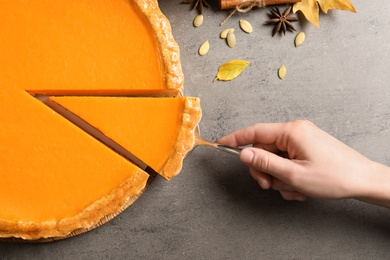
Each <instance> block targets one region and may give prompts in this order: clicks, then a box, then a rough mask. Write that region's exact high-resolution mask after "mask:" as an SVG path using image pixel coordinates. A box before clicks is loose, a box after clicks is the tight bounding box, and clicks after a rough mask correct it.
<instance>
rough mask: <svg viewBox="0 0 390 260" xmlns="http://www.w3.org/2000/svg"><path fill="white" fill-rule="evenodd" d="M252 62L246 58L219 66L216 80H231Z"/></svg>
mask: <svg viewBox="0 0 390 260" xmlns="http://www.w3.org/2000/svg"><path fill="white" fill-rule="evenodd" d="M249 64H250V62H249V61H246V60H232V61H229V62H226V63H224V64H223V65H222V66H221V67H219V70H218V74H217V76H216V77H215V80H223V81H229V80H232V79H234V78H236V77H237V76H238V75H240V74H241V72H243V71H244V70H245V68H246V67H247V66H248V65H249Z"/></svg>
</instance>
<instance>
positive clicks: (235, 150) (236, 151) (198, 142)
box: [195, 125, 243, 155]
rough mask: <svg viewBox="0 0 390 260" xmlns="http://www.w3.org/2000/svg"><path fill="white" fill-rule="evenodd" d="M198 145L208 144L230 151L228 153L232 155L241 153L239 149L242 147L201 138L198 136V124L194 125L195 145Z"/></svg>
mask: <svg viewBox="0 0 390 260" xmlns="http://www.w3.org/2000/svg"><path fill="white" fill-rule="evenodd" d="M198 145H204V146H209V147H212V148H215V149H218V150H220V151H224V152H227V153H230V154H234V155H240V153H241V151H242V149H243V148H240V147H231V146H228V145H224V144H219V143H215V142H211V141H207V140H205V139H203V138H202V137H201V136H200V130H199V125H197V126H196V127H195V147H196V146H198Z"/></svg>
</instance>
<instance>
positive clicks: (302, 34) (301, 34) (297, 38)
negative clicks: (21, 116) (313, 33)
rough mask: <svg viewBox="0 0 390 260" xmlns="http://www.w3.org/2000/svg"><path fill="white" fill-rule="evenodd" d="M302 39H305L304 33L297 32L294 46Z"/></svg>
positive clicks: (300, 42) (301, 41)
mask: <svg viewBox="0 0 390 260" xmlns="http://www.w3.org/2000/svg"><path fill="white" fill-rule="evenodd" d="M304 41H305V33H304V32H300V33H298V34H297V36H296V37H295V47H298V46H299V45H301V44H302V43H303V42H304Z"/></svg>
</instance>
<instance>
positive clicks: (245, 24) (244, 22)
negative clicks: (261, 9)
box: [240, 20, 253, 33]
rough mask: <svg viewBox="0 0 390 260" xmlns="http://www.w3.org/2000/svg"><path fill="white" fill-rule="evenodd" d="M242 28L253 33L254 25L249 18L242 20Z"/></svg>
mask: <svg viewBox="0 0 390 260" xmlns="http://www.w3.org/2000/svg"><path fill="white" fill-rule="evenodd" d="M240 28H241V30H243V31H244V32H246V33H251V32H252V31H253V28H252V25H251V24H250V22H248V21H247V20H240Z"/></svg>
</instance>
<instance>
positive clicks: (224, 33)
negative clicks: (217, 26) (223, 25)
mask: <svg viewBox="0 0 390 260" xmlns="http://www.w3.org/2000/svg"><path fill="white" fill-rule="evenodd" d="M229 32H234V28H227V29H225V30H223V31H222V32H221V34H220V35H219V37H221V38H222V39H226V37H227V34H228V33H229Z"/></svg>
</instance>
